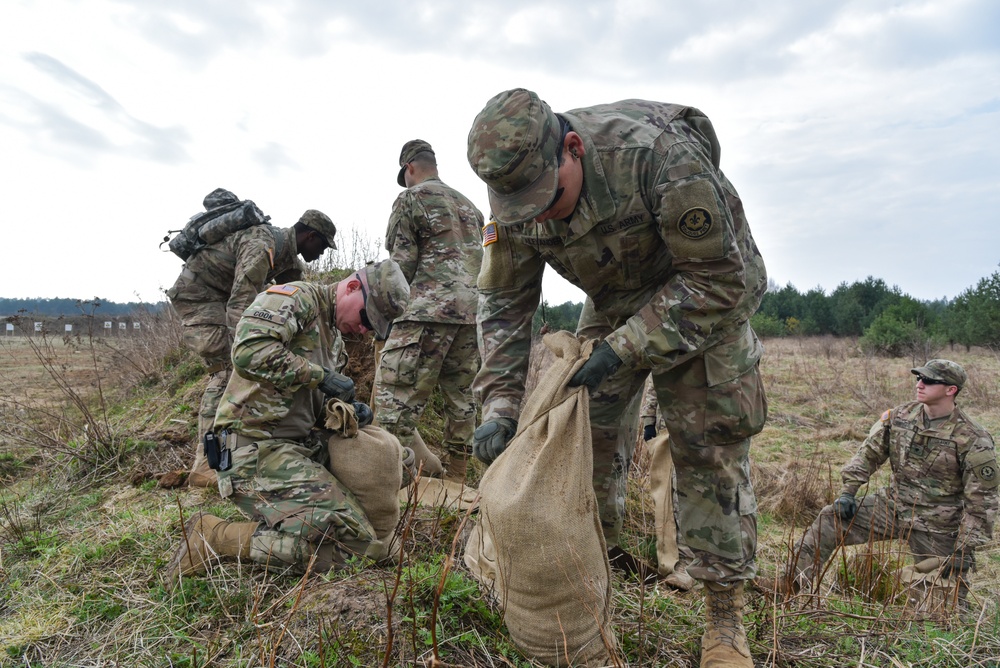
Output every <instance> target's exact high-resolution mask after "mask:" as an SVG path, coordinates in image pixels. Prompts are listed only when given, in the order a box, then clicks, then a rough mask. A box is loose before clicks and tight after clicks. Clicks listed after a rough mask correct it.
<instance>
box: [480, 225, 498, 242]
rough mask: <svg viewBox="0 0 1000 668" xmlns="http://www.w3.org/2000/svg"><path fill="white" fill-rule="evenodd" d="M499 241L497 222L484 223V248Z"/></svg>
mask: <svg viewBox="0 0 1000 668" xmlns="http://www.w3.org/2000/svg"><path fill="white" fill-rule="evenodd" d="M496 242H497V224H496V223H494V222H493V221H490V222H488V223H486V224H485V225H483V248H486V247H487V246H489V245H490V244H495V243H496Z"/></svg>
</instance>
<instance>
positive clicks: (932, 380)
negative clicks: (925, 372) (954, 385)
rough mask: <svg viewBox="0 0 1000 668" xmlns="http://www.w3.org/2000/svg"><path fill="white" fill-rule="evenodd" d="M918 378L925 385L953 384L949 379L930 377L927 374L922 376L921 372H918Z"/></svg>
mask: <svg viewBox="0 0 1000 668" xmlns="http://www.w3.org/2000/svg"><path fill="white" fill-rule="evenodd" d="M917 380H919V381H920V382H921V383H923V384H924V385H951V383H949V382H947V381H944V380H938V379H937V378H928V377H927V376H921V375H920V374H919V373H918V374H917Z"/></svg>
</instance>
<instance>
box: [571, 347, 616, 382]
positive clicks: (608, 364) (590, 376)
mask: <svg viewBox="0 0 1000 668" xmlns="http://www.w3.org/2000/svg"><path fill="white" fill-rule="evenodd" d="M621 364H622V360H621V358H620V357H618V355H616V354H615V351H613V350H612V349H611V346H610V345H609V344H608V342H607V341H601V345H599V346H597V347H596V348H594V352H593V353H591V355H590V359H588V360H587V361H586V362H585V363H584V365H583V366H582V367H580V370H579V371H577V372H576V373H575V374H573V377H572V378H570V379H569V383H568V385H569V386H570V387H578V386H580V385H586V386H587V389H589V390H590V391H591V392H593V391H594V390H596V389H597V386H598V385H600V384H601V381H602V380H604V378H605V377H606V376H607V375H608V374H612V373H614V372H615V371H617V370H618V367H620V366H621Z"/></svg>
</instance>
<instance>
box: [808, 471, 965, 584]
mask: <svg viewBox="0 0 1000 668" xmlns="http://www.w3.org/2000/svg"><path fill="white" fill-rule="evenodd" d="M884 540H903V541H906V542H907V543H908V545H909V548H910V553H911V554H912V555H913V560H914V561H915V562H919V561H922V560H924V559H927V558H929V557H947V556H949V555H951V554H952V552H954V550H955V536H954V535H949V534H940V533H930V532H927V531H916V530H914V529H913V527H912V525H911V523H910V522H909V521H907V520H906V519H905V518H903V517H901V516H900V515H899V513H897V511H896V504H895V502H894V501H893V500H892V499H890V498H888V496H887V495H886V493H885V491H884V490H879V491H878V492H876V493H874V494H869V495H868V496H866V497H864V498H863V499H860V500H859V502H858V510H857V512H856V513H855V515H854V518H853V519H852V520H851V521H849V522H845V521H843V520H841V519H840V516H839V515H838V514H837V512H836V511H835V510H834V508H833V506H832V505H831V506H826V507H825V508H823V510H821V511H820V513H819V515H818V516H817V517H816V519H815V521H813V523H812V525H811V526H810V527H809V529H808V530H807V531H806V532H805V534H804V535H803V536H802V539H801V540H800V541H799V543H798V545H797V546H796V548H795V552H794V554H793V558H795V567H794V576H795V577H797V578H800V579H802V580H805V581H807V582H815V581H816V580H818V579H820V577H821V576H822V575H823V571H824V569H823V566H824V565H825V564H826V563H827V561H829V559H830V557H831V556H833V553H834V552H835V551H836V550H837V549H838V548H840V547H842V546H847V545H863V544H867V543H869V542H875V541H884Z"/></svg>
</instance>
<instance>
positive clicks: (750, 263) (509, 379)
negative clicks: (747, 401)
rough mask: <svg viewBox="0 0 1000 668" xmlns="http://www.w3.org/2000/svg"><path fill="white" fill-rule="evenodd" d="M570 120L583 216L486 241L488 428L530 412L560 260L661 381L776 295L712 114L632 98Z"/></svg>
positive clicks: (620, 340)
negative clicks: (538, 341) (535, 335)
mask: <svg viewBox="0 0 1000 668" xmlns="http://www.w3.org/2000/svg"><path fill="white" fill-rule="evenodd" d="M563 116H564V117H565V118H566V119H567V120H568V121H569V123H570V125H571V128H572V130H573V131H575V132H577V133H578V134H579V135H580V137H581V138H582V139H583V144H584V150H585V155H583V156H581V158H580V159H581V161H582V164H583V175H584V179H583V192H582V193H581V196H580V200H579V202H578V203H577V206H576V210H575V211H574V213H573V215H572V217H571V218H569V220H568V222H567V221H563V220H547V221H529V222H527V223H522V224H517V225H509V226H502V225H497V226H496V230H495V231H496V241H495V242H494V241H492V240H491V238H492V233H493V229H492V225H493V224H492V223H490V224H488V225H487V228H486V230H487V231H488V232H489V234H487V233H484V239H485V241H484V244H486V245H485V252H484V255H483V267H482V270H481V271H480V274H479V288H480V299H479V314H478V322H479V326H480V351H481V352H482V355H483V367H482V370H481V371H480V374H479V376H478V377H477V379H476V386H475V389H476V392H477V394H478V395H479V397H480V398H481V400H482V401H483V420H484V421H485V420H489V419H491V418H493V417H498V416H507V417H516V415H517V406H518V403H519V401H520V397H521V394H522V393H523V387H524V377H525V371H526V366H527V359H528V351H529V336H530V324H531V316H532V314H533V312H534V310H535V308H536V307H537V305H538V301H539V295H540V291H541V277H542V271H543V269H544V266H545V264H546V263H547V264H549V265H551V266H552V267H554V268H555V270H556V271H558V272H559V273H560V274H561V275H562V276H563V277H564V278H565V279H566V280H568V281H569V282H570V283H572V284H574V285H576V286H578V287H580V288H581V289H582V290H583V291H584V292H585V293H586V294H587V295H588V296H589V297H590V298H591V299H592V300H593V303H594V307H595V309H596V311H597V313H599V314H601V315H603V316H606V317H608V318H609V319H611V320H612V321H618V322H624V324H621V326H619V327H618V329H617V330H615V331H614V332H613V333H612V334H611V335H610V336H609V337H608V339H607V341H608V343H609V344H610V345H611V347H612V349H614V351H615V353H617V354H618V356H619V357H620V358H621V359H622V360H623V362H624V365H625V367H626V368H633V369H642V368H652V369H653V370H654V371H660V372H662V371H665V370H667V369H670V368H671V367H673V366H675V365H678V364H680V363H682V362H685V361H687V360H690V359H691V358H693V357H695V356H698V355H700V354H702V353H704V352H705V351H706V350H708V349H710V348H711V347H712V346H714V345H716V344H717V343H719V342H720V341H722V340H723V339H724V338H726V337H728V336H731V335H734V334H736V333H738V332H739V330H740V328H741V326H742V325H743V323H745V322H747V321H748V320H749V318H750V316H751V315H752V314H753V313H754V311H756V309H757V306H758V305H759V304H760V299H761V297H762V296H763V294H764V290H765V289H766V286H767V275H766V271H765V268H764V262H763V259H762V258H761V256H760V253H759V251H758V250H757V246H756V243H755V242H754V240H753V237H752V235H751V233H750V227H749V225H748V224H747V221H746V218H745V216H744V213H743V205H742V203H741V201H740V198H739V196H738V195H737V193H736V189H735V188H734V187H733V185H732V184H731V183H730V182H729V180H728V179H727V178H726V177H725V176H724V175H723V173H722V172H721V171H720V169H719V144H718V140H717V139H716V136H715V131H714V129H713V128H712V125H711V122H710V121H709V120H708V118H706V117H705V116H704V115H703V114H702V113H701V112H700V111H698V110H697V109H693V108H691V107H682V106H678V105H672V104H665V103H659V102H646V101H642V100H626V101H622V102H617V103H614V104H610V105H601V106H597V107H590V108H586V109H577V110H574V111H571V112H567V113H565V114H563ZM743 338H744V340H745V341H746V345H745V346H743V347H744V348H746V350H743V351H742V352H738V355H743V356H745V357H747V358H749V357H751V356H753V355H756V356H758V357H759V354H760V349H759V348H760V346H759V342H757V339H756V336H753V335H752V332H751V333H750V334H749V335H748V336H745V337H743ZM742 362H744V363H746V362H747V360H743V361H742ZM751 366H752V364H751ZM744 368H746V367H745V366H744ZM710 371H711V370H710ZM711 377H712V376H711V375H710V378H711ZM729 379H731V377H730V378H727V379H725V380H729Z"/></svg>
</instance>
